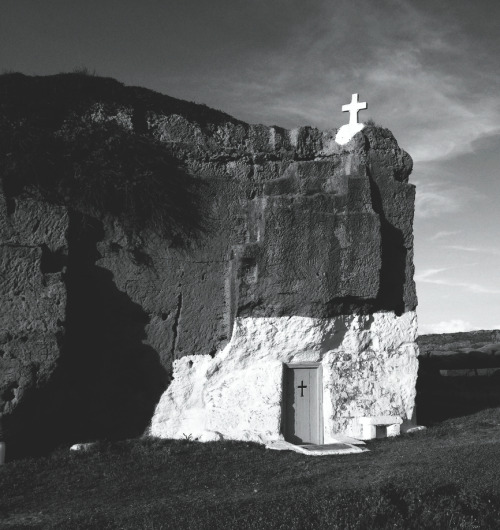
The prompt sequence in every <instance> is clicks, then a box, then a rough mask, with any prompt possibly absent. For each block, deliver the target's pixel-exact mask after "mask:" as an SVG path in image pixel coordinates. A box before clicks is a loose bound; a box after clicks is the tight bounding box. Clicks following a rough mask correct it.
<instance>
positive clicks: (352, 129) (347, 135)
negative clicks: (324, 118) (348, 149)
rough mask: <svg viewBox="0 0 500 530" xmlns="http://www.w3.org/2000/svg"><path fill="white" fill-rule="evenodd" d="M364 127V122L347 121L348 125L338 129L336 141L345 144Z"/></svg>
mask: <svg viewBox="0 0 500 530" xmlns="http://www.w3.org/2000/svg"><path fill="white" fill-rule="evenodd" d="M364 128H365V124H364V123H347V124H346V125H342V127H341V128H340V129H339V130H338V131H337V135H336V136H335V141H336V142H337V143H338V144H339V145H345V144H346V143H348V142H349V141H350V140H352V138H353V137H354V135H355V134H357V133H359V131H362V130H363V129H364Z"/></svg>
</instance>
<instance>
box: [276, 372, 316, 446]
mask: <svg viewBox="0 0 500 530" xmlns="http://www.w3.org/2000/svg"><path fill="white" fill-rule="evenodd" d="M295 368H309V369H313V370H318V385H317V391H318V396H317V400H318V409H319V410H318V433H317V434H318V440H319V443H318V445H322V444H323V443H324V428H323V365H322V364H321V363H320V362H302V363H283V381H282V390H281V396H282V400H281V434H282V435H283V437H285V434H286V433H287V430H288V429H287V427H288V425H286V417H287V414H286V407H287V404H286V390H287V389H286V385H287V370H293V369H295Z"/></svg>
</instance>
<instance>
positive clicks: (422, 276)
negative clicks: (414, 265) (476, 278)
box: [415, 267, 500, 295]
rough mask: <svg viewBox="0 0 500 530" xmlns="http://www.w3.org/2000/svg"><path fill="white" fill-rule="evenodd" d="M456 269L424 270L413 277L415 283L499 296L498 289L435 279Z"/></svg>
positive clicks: (465, 282) (499, 290)
mask: <svg viewBox="0 0 500 530" xmlns="http://www.w3.org/2000/svg"><path fill="white" fill-rule="evenodd" d="M457 268H458V267H448V268H440V269H426V270H424V271H422V272H421V273H418V274H416V275H415V281H416V282H421V283H430V284H434V285H443V286H448V287H455V288H459V289H464V290H465V291H468V292H471V293H474V294H495V295H496V294H500V289H492V288H490V287H485V286H484V285H480V284H478V283H475V282H467V281H457V280H453V279H451V278H437V276H438V275H439V274H442V273H444V272H447V273H449V271H452V270H455V269H457Z"/></svg>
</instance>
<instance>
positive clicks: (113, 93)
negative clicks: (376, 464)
mask: <svg viewBox="0 0 500 530" xmlns="http://www.w3.org/2000/svg"><path fill="white" fill-rule="evenodd" d="M0 79H2V78H0ZM75 79H76V80H77V81H78V83H77V84H76V85H75ZM2 82H3V84H2ZM2 82H0V88H1V93H0V103H1V104H2V107H1V113H0V116H3V120H4V122H3V124H2V127H3V129H2V131H4V137H3V138H4V140H5V138H10V137H11V136H12V132H13V131H17V129H16V128H19V127H20V125H19V124H21V123H22V124H26V123H30V120H31V119H33V114H36V112H35V111H33V107H34V106H35V104H34V103H33V99H36V98H38V101H39V106H40V105H41V107H40V108H42V107H43V105H45V107H48V108H49V110H50V113H51V116H53V115H54V108H57V109H59V111H58V114H57V113H56V114H57V119H56V118H54V119H53V120H52V122H51V123H50V126H47V125H46V121H44V120H43V119H42V118H43V116H42V118H40V115H41V114H43V112H38V114H36V116H37V120H38V121H37V122H36V127H37V130H39V129H42V128H44V127H45V129H44V131H45V130H49V129H50V131H49V132H50V134H51V135H53V136H54V137H56V138H60V137H61V136H63V137H64V138H72V136H71V135H76V134H77V133H78V131H80V130H81V129H82V128H84V127H87V128H88V127H90V128H99V127H101V129H99V130H104V129H102V128H103V127H112V128H113V131H118V133H119V134H122V133H123V134H126V135H128V136H127V138H132V137H133V138H138V139H140V141H141V142H143V143H148V145H149V144H151V145H153V144H154V149H157V150H159V151H158V152H160V151H161V153H164V154H165V156H168V157H169V159H171V160H172V161H174V162H175V164H174V165H173V166H172V167H174V166H175V168H176V171H177V170H179V171H181V177H182V175H186V182H188V181H189V182H191V181H190V180H189V176H191V177H194V178H195V189H196V193H195V195H196V197H194V198H193V201H192V202H188V203H186V206H185V207H183V208H184V215H182V209H181V213H179V212H177V213H176V212H175V203H174V204H168V205H167V206H166V207H165V212H163V213H164V214H165V215H164V217H165V218H167V224H168V219H169V217H168V213H169V212H170V211H171V212H173V213H172V216H171V217H172V219H170V221H171V222H172V223H173V224H175V230H174V229H172V230H169V229H167V230H166V231H163V232H162V231H158V230H156V231H155V230H154V229H152V228H150V227H149V228H148V226H147V225H146V226H145V227H144V228H141V229H140V230H137V229H135V227H134V226H132V227H131V225H130V223H128V224H127V222H126V219H124V218H123V216H121V215H118V214H117V215H114V213H115V212H113V208H110V209H109V211H108V210H105V209H101V210H98V209H92V208H91V207H90V208H89V207H86V208H85V207H83V208H82V207H80V205H79V204H75V203H73V202H72V201H73V200H72V198H71V196H70V195H71V193H70V192H67V193H65V194H62V196H61V194H59V195H58V193H57V189H55V188H56V187H54V186H53V187H52V188H50V190H51V193H49V194H45V195H44V194H43V193H40V186H39V187H38V188H37V187H36V186H35V185H33V182H31V181H30V182H31V184H30V183H29V184H30V185H25V186H15V185H13V184H12V175H13V174H15V171H13V170H12V165H10V166H8V165H6V162H5V161H8V160H9V158H8V157H9V152H8V149H7V148H6V147H4V149H3V151H1V152H0V155H1V156H2V157H3V158H4V162H5V163H4V164H3V166H2V167H3V168H4V169H5V167H9V168H10V173H9V175H8V177H9V178H7V177H5V175H4V177H5V178H4V191H5V194H4V195H5V197H4V198H3V199H2V202H1V203H0V206H1V221H0V244H1V245H2V256H1V259H2V263H3V264H5V265H4V268H3V270H5V271H7V272H6V274H4V276H3V277H2V284H1V286H0V297H1V298H2V306H3V307H9V311H4V312H3V315H2V331H1V339H2V341H3V346H2V347H1V348H2V354H1V357H0V367H1V368H0V396H1V399H2V401H1V402H0V407H1V411H2V413H3V418H4V424H5V425H6V432H10V433H11V436H12V437H13V438H15V437H16V436H17V438H19V436H20V435H19V433H20V432H23V433H24V434H23V436H24V437H26V436H28V435H29V432H31V433H32V432H33V431H38V432H40V429H44V431H51V432H54V433H55V432H57V436H60V433H61V432H65V433H69V434H68V435H67V438H68V439H70V438H71V439H75V438H77V437H78V439H79V441H81V440H82V439H83V438H85V437H87V438H88V437H96V436H112V435H117V436H130V435H134V434H138V433H140V432H142V431H143V430H144V429H145V428H146V426H147V425H148V423H149V422H150V421H151V417H152V416H153V410H154V407H155V405H156V404H157V402H158V400H159V399H160V396H161V395H162V392H164V391H165V389H167V391H166V392H165V393H164V394H163V397H162V398H161V400H160V402H159V404H158V406H157V409H156V413H155V414H154V417H153V420H152V424H151V432H152V433H153V434H158V435H161V436H177V437H180V436H182V435H183V434H192V435H193V436H197V437H202V438H203V437H204V438H210V437H218V436H219V434H217V433H221V434H222V435H226V436H229V437H233V438H245V439H265V438H267V439H269V438H276V437H278V436H280V428H281V427H280V422H281V412H280V410H281V409H280V407H281V403H282V395H281V386H282V383H281V380H282V371H283V363H297V362H305V361H308V362H316V363H319V364H321V366H322V369H323V403H324V408H323V415H324V424H325V430H324V432H325V440H327V439H328V437H329V436H333V433H335V432H339V431H343V432H345V433H347V434H353V435H357V434H359V424H358V422H357V418H359V417H360V416H373V415H392V416H400V417H401V418H403V419H408V420H409V419H410V418H411V416H412V413H413V402H414V396H415V390H414V388H415V380H416V373H417V360H416V354H417V347H416V343H415V336H416V318H415V312H414V311H415V307H416V303H417V301H416V296H415V286H414V282H413V261H412V259H413V236H412V221H413V206H414V193H415V190H414V186H412V185H411V184H409V183H408V176H409V174H410V172H411V169H412V161H411V159H410V157H409V156H408V155H407V154H406V153H405V152H404V151H402V150H401V149H400V148H399V147H398V145H397V143H396V141H395V139H394V138H393V136H392V134H391V133H390V132H389V131H388V130H386V129H381V128H378V127H367V128H365V129H364V130H363V131H362V132H361V133H359V134H357V135H356V136H355V137H354V139H353V140H352V141H351V142H349V143H348V144H346V145H344V146H339V145H338V144H336V142H335V140H334V139H335V134H336V130H335V129H332V130H329V131H318V130H317V129H314V128H311V127H301V128H298V129H294V130H291V131H288V130H285V129H282V128H279V127H267V126H263V125H248V124H245V123H243V122H240V121H238V120H235V119H234V118H231V117H230V116H228V115H226V114H223V113H221V112H218V111H213V110H211V109H208V108H207V107H204V106H200V105H195V104H192V103H186V102H182V101H179V100H174V99H173V98H169V97H168V96H161V95H159V94H154V93H151V92H149V91H146V90H144V89H137V88H130V87H123V86H122V85H120V84H119V83H117V82H115V81H112V80H103V79H99V78H92V77H90V78H82V76H77V77H75V76H54V77H53V78H27V77H24V76H14V77H12V76H4V77H3V79H2ZM75 86H76V88H75ZM40 94H42V96H40ZM54 94H56V95H57V94H59V95H60V94H71V97H70V96H67V98H66V100H64V101H65V104H66V107H64V105H62V104H60V105H59V107H58V106H57V102H54ZM23 97H24V98H25V99H24V100H23ZM50 98H52V100H50ZM68 98H69V99H68ZM56 99H57V98H56ZM47 100H50V105H49V104H48V103H47ZM29 101H31V105H28V102H29ZM42 103H43V105H42ZM51 105H53V107H52V106H51ZM61 105H62V106H61ZM45 107H43V108H45ZM60 107H61V108H62V109H63V110H60ZM13 109H14V110H13ZM37 109H38V108H37ZM30 113H31V114H30ZM106 130H108V129H106ZM118 133H117V134H118ZM9 135H11V136H9ZM141 145H142V144H141ZM97 148H98V147H96V149H97ZM155 152H156V151H155ZM141 156H142V155H140V154H139V155H138V158H139V161H134V163H135V162H137V164H139V167H141V164H143V165H147V163H148V162H147V160H146V159H144V160H143V159H142V158H141ZM64 167H66V166H64ZM78 167H80V166H78ZM179 168H180V169H179ZM73 169H74V168H73ZM174 176H175V175H171V174H169V173H168V172H167V173H163V174H161V175H156V176H155V178H156V177H157V178H158V180H161V182H164V183H165V186H166V189H167V190H168V189H169V188H168V187H169V182H172V183H173V184H172V186H171V191H172V194H174V195H175V193H177V192H176V189H177V188H176V186H177V187H179V186H181V187H182V185H183V184H182V182H183V181H182V178H181V179H179V178H178V177H179V175H177V176H175V179H174ZM169 179H170V180H169ZM75 180H76V177H75ZM35 184H37V183H35ZM134 185H135V184H134ZM162 185H163V184H162ZM49 187H50V186H49ZM59 187H61V186H59ZM89 187H92V185H91V184H89ZM33 189H35V191H36V192H33ZM54 190H55V191H54ZM151 201H152V203H155V197H153V196H152V197H151ZM156 202H157V201H156ZM119 213H120V212H119ZM174 214H175V215H174ZM175 216H177V217H175ZM173 217H175V218H173ZM184 225H185V226H184ZM188 225H189V226H188ZM183 227H185V228H186V229H185V230H183ZM167 228H168V227H167ZM173 366H174V367H175V368H174V370H173V375H174V381H173V382H172V384H170V381H171V377H172V369H173ZM37 418H38V420H37ZM62 418H64V421H63V420H62ZM200 418H203V421H202V420H201V419H200ZM16 433H17V434H16Z"/></svg>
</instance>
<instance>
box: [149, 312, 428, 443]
mask: <svg viewBox="0 0 500 530" xmlns="http://www.w3.org/2000/svg"><path fill="white" fill-rule="evenodd" d="M416 333H417V317H416V314H415V312H413V311H410V312H407V313H405V314H403V315H401V316H396V315H395V314H394V313H391V312H380V313H375V314H373V315H363V316H360V315H343V316H338V317H335V318H329V319H320V318H309V317H299V316H293V317H270V318H237V319H236V321H235V323H234V329H233V336H232V338H231V341H230V342H229V344H228V345H227V346H226V347H225V348H224V349H223V350H222V351H220V352H218V353H217V354H216V355H215V356H214V357H213V358H212V357H210V356H209V355H190V356H187V357H183V358H182V359H179V360H177V361H175V362H174V374H173V376H174V379H173V381H172V383H171V385H170V387H169V388H168V389H167V390H166V391H165V393H164V394H163V395H162V397H161V399H160V402H159V403H158V405H157V407H156V411H155V413H154V416H153V419H152V422H151V426H150V434H151V435H152V436H158V437H161V438H184V437H191V439H198V440H201V441H210V440H219V439H221V438H225V439H234V440H251V441H257V442H270V441H274V440H279V439H283V436H282V434H281V411H282V381H283V366H284V363H299V362H320V363H321V364H322V369H323V424H324V443H325V444H327V443H332V442H334V441H335V439H336V438H335V435H336V434H337V433H339V434H345V435H347V436H352V437H354V438H360V437H361V434H362V433H361V424H360V422H359V421H358V418H361V417H369V416H399V417H400V418H401V419H402V420H403V421H408V420H410V419H411V418H412V414H413V409H414V404H415V384H416V380H417V370H418V360H417V355H418V348H417V344H416V342H415V339H416Z"/></svg>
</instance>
